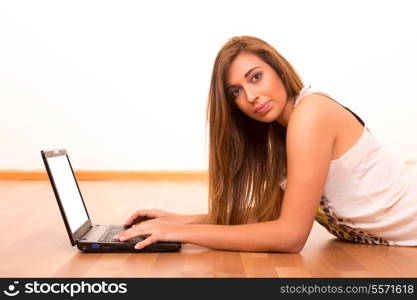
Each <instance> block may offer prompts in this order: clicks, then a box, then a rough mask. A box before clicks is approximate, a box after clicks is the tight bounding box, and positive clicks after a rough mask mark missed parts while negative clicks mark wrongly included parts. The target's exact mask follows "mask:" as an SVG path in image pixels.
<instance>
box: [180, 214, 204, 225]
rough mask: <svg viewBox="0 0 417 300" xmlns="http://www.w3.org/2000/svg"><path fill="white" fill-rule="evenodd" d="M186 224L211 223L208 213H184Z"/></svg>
mask: <svg viewBox="0 0 417 300" xmlns="http://www.w3.org/2000/svg"><path fill="white" fill-rule="evenodd" d="M183 216H184V220H185V222H184V224H209V218H208V215H207V214H199V215H183Z"/></svg>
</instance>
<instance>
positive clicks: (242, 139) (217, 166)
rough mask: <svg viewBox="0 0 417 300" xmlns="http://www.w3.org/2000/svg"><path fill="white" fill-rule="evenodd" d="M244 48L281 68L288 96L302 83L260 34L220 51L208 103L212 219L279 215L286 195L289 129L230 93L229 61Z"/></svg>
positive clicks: (230, 221) (225, 221)
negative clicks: (251, 112) (254, 115)
mask: <svg viewBox="0 0 417 300" xmlns="http://www.w3.org/2000/svg"><path fill="white" fill-rule="evenodd" d="M242 52H247V53H252V54H255V55H257V56H258V57H259V58H261V59H262V60H263V61H264V62H265V63H267V64H269V65H270V66H271V67H272V68H273V69H274V70H275V71H276V72H277V74H278V76H279V77H280V79H281V81H282V82H283V85H284V87H285V90H286V92H287V99H294V98H295V97H296V96H297V95H298V94H299V92H300V90H301V89H302V87H303V82H302V80H301V78H300V77H299V76H298V75H297V73H296V71H295V70H294V68H293V67H292V66H291V65H290V63H289V62H288V61H287V60H286V59H285V58H284V57H283V56H281V54H279V53H278V51H277V50H275V49H274V48H273V47H272V46H270V45H269V44H267V43H266V42H264V41H263V40H261V39H258V38H255V37H250V36H238V37H233V38H231V39H230V40H229V41H228V42H227V43H226V44H225V45H224V46H223V47H222V49H221V50H220V51H219V53H218V54H217V57H216V60H215V62H214V66H213V71H212V76H211V83H210V90H209V97H208V104H207V122H208V125H209V170H208V173H209V187H208V198H209V218H210V222H211V223H214V224H229V225H233V224H244V223H246V222H247V221H248V219H249V216H250V215H251V214H252V215H253V216H254V217H255V218H256V219H257V221H259V222H262V221H268V220H273V219H276V218H278V217H279V214H280V210H281V203H282V199H283V196H284V191H283V190H282V189H281V188H280V186H279V185H278V183H279V182H281V181H282V180H283V179H285V178H286V173H287V157H286V128H285V127H283V126H281V125H280V124H278V123H277V122H271V123H263V122H259V121H256V120H253V119H251V118H249V117H248V116H246V115H245V114H244V113H243V112H241V111H240V110H239V108H238V107H237V106H236V104H235V103H234V102H233V101H230V99H228V96H227V93H226V87H227V86H226V79H227V78H226V77H227V72H228V70H229V67H230V64H231V63H232V61H233V60H234V59H235V58H236V57H237V56H238V55H239V54H240V53H242Z"/></svg>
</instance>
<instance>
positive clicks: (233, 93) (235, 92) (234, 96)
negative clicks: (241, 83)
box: [231, 89, 240, 98]
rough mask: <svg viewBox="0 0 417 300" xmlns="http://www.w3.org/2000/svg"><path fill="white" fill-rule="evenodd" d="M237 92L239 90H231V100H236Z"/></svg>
mask: <svg viewBox="0 0 417 300" xmlns="http://www.w3.org/2000/svg"><path fill="white" fill-rule="evenodd" d="M239 91H240V89H235V90H233V91H232V93H231V94H232V97H233V98H236V97H237V96H239Z"/></svg>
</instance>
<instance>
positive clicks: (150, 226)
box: [115, 218, 187, 250]
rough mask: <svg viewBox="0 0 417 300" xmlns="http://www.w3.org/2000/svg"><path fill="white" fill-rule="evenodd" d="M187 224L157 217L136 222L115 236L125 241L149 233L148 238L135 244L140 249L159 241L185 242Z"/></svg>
mask: <svg viewBox="0 0 417 300" xmlns="http://www.w3.org/2000/svg"><path fill="white" fill-rule="evenodd" d="M186 226H187V225H184V224H178V223H171V222H167V221H163V220H162V218H156V219H153V220H148V221H143V222H141V223H139V224H135V225H133V226H132V227H130V228H129V229H127V230H125V231H123V232H121V233H119V234H118V236H116V237H115V238H116V239H119V240H120V241H122V242H123V241H127V240H129V239H130V238H133V237H135V236H138V235H147V236H148V237H147V238H146V239H144V240H142V241H140V242H139V243H137V244H136V245H135V249H138V250H139V249H142V248H144V247H146V246H149V245H150V244H152V243H155V242H157V241H167V242H183V236H184V232H185V230H186Z"/></svg>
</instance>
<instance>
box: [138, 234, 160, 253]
mask: <svg viewBox="0 0 417 300" xmlns="http://www.w3.org/2000/svg"><path fill="white" fill-rule="evenodd" d="M155 242H156V240H155V238H154V237H153V235H150V236H149V237H148V238H146V239H144V240H143V241H140V242H139V243H137V244H136V245H135V249H136V250H140V249H143V248H145V247H146V246H149V245H150V244H153V243H155Z"/></svg>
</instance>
